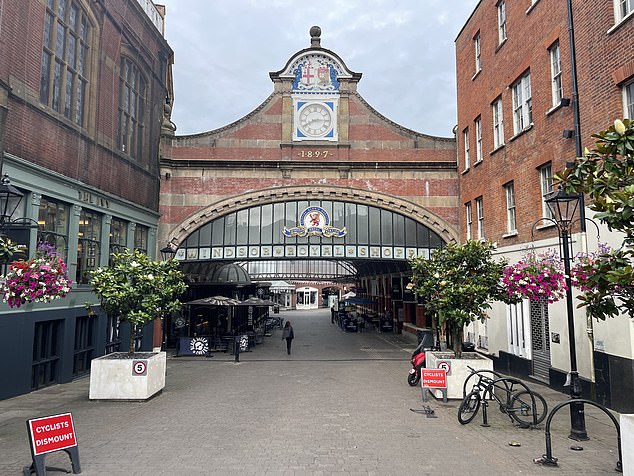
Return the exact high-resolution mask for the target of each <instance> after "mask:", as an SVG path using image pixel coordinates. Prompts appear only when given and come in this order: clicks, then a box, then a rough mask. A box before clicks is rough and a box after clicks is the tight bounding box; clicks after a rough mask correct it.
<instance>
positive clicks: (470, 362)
mask: <svg viewBox="0 0 634 476" xmlns="http://www.w3.org/2000/svg"><path fill="white" fill-rule="evenodd" d="M425 362H426V364H427V368H428V369H437V368H445V369H447V368H448V369H449V371H448V372H447V398H459V399H462V387H463V385H464V381H465V380H466V378H467V377H468V376H469V375H470V374H471V371H470V370H469V369H468V368H467V366H469V367H472V368H474V369H475V370H493V361H492V360H491V359H487V358H486V357H483V356H482V355H480V354H478V353H477V352H463V353H462V358H461V359H456V358H455V357H454V354H453V352H435V351H429V350H428V351H427V352H426V353H425ZM470 390H471V389H468V391H470ZM431 392H432V393H433V394H434V396H435V397H436V398H442V391H441V390H434V389H432V390H431Z"/></svg>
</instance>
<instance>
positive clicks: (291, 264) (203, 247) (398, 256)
mask: <svg viewBox="0 0 634 476" xmlns="http://www.w3.org/2000/svg"><path fill="white" fill-rule="evenodd" d="M443 245H444V241H443V240H442V239H441V238H440V236H439V235H438V234H437V233H435V232H434V231H432V230H431V229H430V228H428V227H426V226H425V225H423V224H421V223H418V222H416V221H414V220H413V219H411V218H409V217H407V216H404V215H401V214H399V213H396V212H393V211H390V210H386V209H382V208H379V207H375V206H371V205H363V204H359V203H351V202H340V201H331V200H323V201H315V200H312V201H307V200H304V201H302V200H298V201H288V202H279V203H269V204H264V205H258V206H254V207H251V208H245V209H242V210H238V211H235V212H232V213H229V214H227V215H224V216H221V217H218V218H216V219H214V220H212V221H210V222H208V223H206V224H204V225H202V226H201V227H199V228H198V229H196V230H194V231H193V232H192V233H191V234H190V235H189V236H188V237H187V238H186V239H185V240H184V241H183V242H182V243H180V245H179V248H178V252H177V254H176V258H177V259H179V260H181V261H185V262H190V263H194V262H201V261H202V262H204V261H212V262H213V261H233V262H240V263H241V264H242V265H243V266H245V268H247V270H248V271H249V274H250V275H251V276H252V277H253V278H255V279H274V278H278V277H280V276H285V277H295V278H298V277H300V276H303V277H308V276H315V277H316V278H317V277H318V279H333V276H340V277H343V276H346V275H347V276H356V275H358V274H359V269H360V268H367V267H369V266H375V265H373V264H372V263H374V262H376V261H381V262H384V265H385V266H388V267H389V268H398V269H400V268H402V267H403V265H405V266H406V264H407V263H406V262H407V260H408V259H411V258H414V257H416V256H424V257H429V255H430V253H431V251H432V250H433V249H435V248H439V247H441V246H443ZM282 261H284V262H285V263H286V264H284V265H282V264H281V262H282ZM388 262H391V263H390V264H389V265H388ZM397 263H398V264H397ZM282 268H283V269H282Z"/></svg>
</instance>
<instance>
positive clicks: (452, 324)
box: [411, 240, 510, 358]
mask: <svg viewBox="0 0 634 476" xmlns="http://www.w3.org/2000/svg"><path fill="white" fill-rule="evenodd" d="M493 249H494V245H493V244H492V243H491V242H480V241H475V240H469V241H467V242H466V243H464V244H453V243H450V244H448V245H446V246H445V247H443V248H441V249H438V250H435V251H434V253H433V254H432V256H431V257H430V258H429V259H424V258H422V257H418V258H416V259H414V260H413V261H412V262H411V266H412V270H413V276H412V283H413V290H414V292H415V293H416V294H417V295H418V296H420V297H421V298H422V299H423V305H424V306H425V309H426V310H427V311H429V312H430V313H431V314H432V315H436V316H437V317H438V323H439V324H440V325H442V324H443V323H445V322H447V324H448V326H449V330H450V332H451V335H452V340H453V346H454V353H455V355H456V357H458V358H460V357H461V355H462V341H463V334H464V326H465V325H467V324H469V323H471V322H473V321H475V320H476V319H479V320H480V321H482V322H484V320H485V319H487V318H488V315H487V313H486V311H487V310H488V309H490V308H491V305H490V302H491V301H504V302H509V301H510V298H509V296H508V293H507V292H506V289H505V288H504V287H503V285H502V272H503V270H504V267H505V266H506V261H504V260H500V261H496V260H494V259H493V254H492V250H493Z"/></svg>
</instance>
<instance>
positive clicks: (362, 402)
mask: <svg viewBox="0 0 634 476" xmlns="http://www.w3.org/2000/svg"><path fill="white" fill-rule="evenodd" d="M282 316H283V317H285V318H288V319H291V320H292V322H293V325H294V328H295V335H296V340H295V341H294V345H293V353H292V355H290V356H288V355H286V348H285V345H284V343H283V342H282V340H281V331H276V333H275V334H274V335H273V336H271V337H267V338H266V339H265V341H264V343H262V344H260V345H258V346H257V347H256V348H255V350H254V351H253V352H248V353H243V354H241V359H240V360H241V361H240V363H238V364H236V363H234V362H233V357H232V356H231V355H227V354H217V355H216V356H215V357H213V358H211V359H208V358H197V357H195V358H194V357H192V358H184V357H181V358H170V359H168V366H167V384H166V388H165V389H164V391H163V393H162V394H160V395H158V396H157V397H155V398H154V399H152V400H150V401H149V402H145V403H130V402H95V401H89V400H88V383H89V382H88V379H81V380H77V381H75V382H73V383H70V384H65V385H58V386H54V387H50V388H46V389H42V390H40V391H37V392H33V393H31V394H28V395H24V396H20V397H17V398H13V399H9V400H4V401H0V475H2V476H4V475H17V474H21V471H22V467H23V466H24V465H28V464H30V459H31V456H30V452H29V445H28V441H27V434H26V426H25V421H26V419H28V418H36V417H40V416H45V415H52V414H56V413H62V412H72V414H73V418H74V421H75V426H76V430H77V434H78V440H79V453H80V457H81V468H82V474H84V475H143V476H145V475H199V474H222V475H225V474H227V475H232V474H241V475H302V474H313V475H328V474H336V473H341V474H358V475H362V474H363V475H367V474H369V475H406V474H407V475H408V474H417V475H427V474H429V475H432V474H433V475H465V474H478V475H479V474H487V475H508V474H553V475H555V474H556V475H561V474H564V475H572V474H591V475H595V474H610V473H615V465H616V461H617V459H618V456H617V455H618V453H617V447H616V432H615V430H614V428H613V427H611V423H609V422H608V421H607V418H605V417H602V416H601V415H599V414H597V412H596V411H593V410H592V409H587V411H586V424H587V428H588V433H589V435H590V436H591V440H590V441H587V442H583V443H582V444H581V445H582V446H583V451H572V450H571V449H570V446H572V445H573V444H575V442H572V441H571V440H569V439H567V438H566V436H567V435H568V430H569V424H570V422H569V416H568V415H569V414H568V412H567V411H566V410H562V411H561V412H560V413H559V415H561V416H558V417H557V418H555V420H554V422H555V423H554V425H553V455H554V456H555V457H558V458H559V466H558V467H556V468H553V467H544V466H541V465H538V464H534V463H533V458H536V457H539V456H541V455H542V454H543V453H544V452H545V438H544V431H543V430H539V429H537V430H522V429H519V428H517V427H515V426H514V425H513V424H512V423H511V422H510V421H509V419H508V417H506V416H504V415H502V414H501V413H500V412H499V411H497V410H495V409H493V408H492V409H491V411H490V413H489V415H490V423H491V427H489V428H483V427H481V426H480V425H479V423H480V422H481V420H479V419H476V420H474V421H473V422H472V423H471V424H469V425H466V426H462V425H460V424H459V423H458V421H457V419H456V413H457V407H458V403H459V402H453V401H452V402H449V403H447V404H444V403H442V402H438V401H435V400H433V399H432V401H430V402H428V404H429V406H430V407H431V408H432V409H433V410H434V411H435V414H436V416H437V418H427V417H426V416H425V415H424V414H422V413H415V412H412V411H410V409H422V408H423V402H422V399H421V391H420V389H419V388H417V387H410V386H408V385H407V383H406V376H407V371H408V368H409V355H410V354H411V351H412V350H413V347H414V345H413V343H412V342H411V341H409V340H407V339H406V338H405V337H404V336H399V335H392V334H378V333H376V332H372V331H370V332H365V333H360V334H350V333H344V332H341V331H340V330H339V329H338V328H337V327H336V326H335V325H333V324H331V323H330V313H329V311H328V310H319V311H287V312H285V313H284V312H283V313H282ZM531 387H532V388H533V387H534V388H535V389H536V390H537V391H539V392H540V393H542V394H543V395H544V396H545V397H546V399H547V401H548V403H549V406H550V407H552V406H553V405H554V404H555V403H556V402H559V401H563V400H565V399H566V395H564V394H561V393H558V392H554V391H552V390H549V389H548V388H546V387H540V386H537V385H534V384H531ZM511 442H517V443H519V444H520V445H521V446H519V447H514V446H510V445H509V443H511ZM47 464H48V465H51V466H62V467H64V468H68V469H70V463H69V461H68V458H67V457H66V456H65V454H64V453H54V454H51V455H49V456H48V457H47ZM49 474H60V473H51V472H49Z"/></svg>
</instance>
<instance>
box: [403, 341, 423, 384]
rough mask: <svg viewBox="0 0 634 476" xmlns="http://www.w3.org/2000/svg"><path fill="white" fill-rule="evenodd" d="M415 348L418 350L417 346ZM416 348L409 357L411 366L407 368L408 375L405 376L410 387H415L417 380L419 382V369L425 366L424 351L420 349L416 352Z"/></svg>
mask: <svg viewBox="0 0 634 476" xmlns="http://www.w3.org/2000/svg"><path fill="white" fill-rule="evenodd" d="M416 350H418V348H417V349H416ZM416 350H415V351H414V354H412V358H411V359H410V362H411V363H412V368H411V369H409V375H408V376H407V383H408V384H410V385H411V386H412V387H415V386H416V385H418V382H420V374H421V372H420V369H422V368H423V367H425V351H424V350H422V349H421V350H418V353H416Z"/></svg>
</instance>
